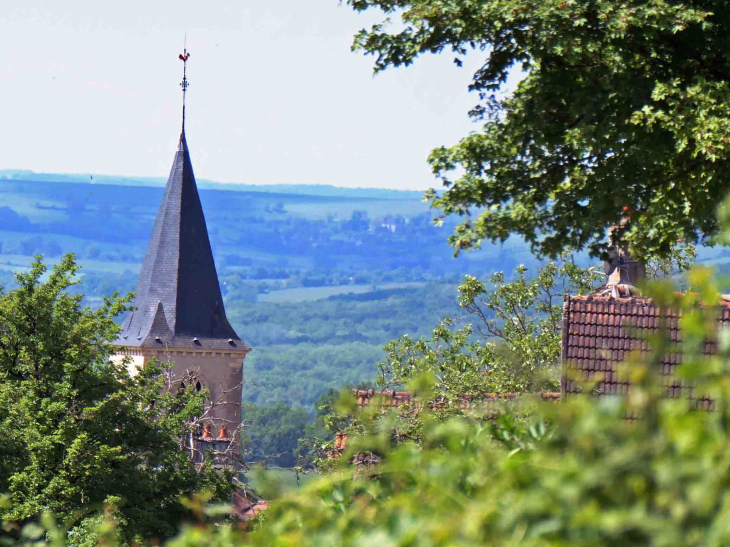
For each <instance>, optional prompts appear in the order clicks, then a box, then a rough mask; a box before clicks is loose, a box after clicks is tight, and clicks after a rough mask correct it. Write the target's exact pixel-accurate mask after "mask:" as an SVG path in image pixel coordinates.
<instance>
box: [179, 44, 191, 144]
mask: <svg viewBox="0 0 730 547" xmlns="http://www.w3.org/2000/svg"><path fill="white" fill-rule="evenodd" d="M178 57H179V58H180V60H181V61H182V62H183V79H182V82H180V87H182V92H183V112H182V130H183V133H184V132H185V93H186V92H187V90H188V86H189V85H190V84H189V83H188V78H187V69H188V58H189V57H190V54H189V53H188V37H187V35H186V36H185V45H184V46H183V52H182V53H181V54H180V55H178Z"/></svg>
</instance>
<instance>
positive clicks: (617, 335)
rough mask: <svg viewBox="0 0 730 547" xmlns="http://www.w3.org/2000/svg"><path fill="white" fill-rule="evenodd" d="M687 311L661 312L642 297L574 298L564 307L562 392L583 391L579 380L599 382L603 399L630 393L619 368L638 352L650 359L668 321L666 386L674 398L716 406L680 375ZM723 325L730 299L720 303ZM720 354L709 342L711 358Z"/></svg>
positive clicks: (729, 310) (728, 317)
mask: <svg viewBox="0 0 730 547" xmlns="http://www.w3.org/2000/svg"><path fill="white" fill-rule="evenodd" d="M681 315H682V312H681V310H680V311H677V310H671V309H660V308H658V307H657V306H655V305H654V303H653V302H652V300H651V299H648V298H641V297H628V298H616V297H613V296H610V295H606V296H602V295H591V296H570V295H566V297H565V300H564V303H563V327H562V343H563V347H562V358H563V377H562V380H561V388H562V391H563V393H564V394H565V395H569V394H571V393H578V392H579V391H580V388H579V386H578V385H577V383H576V382H575V381H574V380H573V378H577V379H579V380H582V381H591V380H594V379H599V378H601V377H602V379H601V380H600V382H599V383H598V384H597V389H598V395H614V394H619V395H620V394H624V393H627V392H628V390H629V383H628V381H626V380H625V379H620V378H619V376H618V372H617V371H618V364H619V363H620V362H621V361H624V360H625V359H627V358H628V357H629V354H631V353H632V352H634V351H638V352H639V353H640V355H643V356H645V357H648V356H649V351H650V348H649V343H648V342H647V340H646V338H647V337H648V336H650V335H652V334H657V333H658V331H659V330H658V329H659V327H660V325H661V322H662V321H665V325H666V326H667V327H668V329H669V336H670V338H671V341H672V349H673V350H674V351H671V352H670V353H668V354H667V355H666V356H665V357H664V359H663V361H662V371H661V373H662V385H663V386H664V387H665V388H666V394H667V395H668V396H669V397H681V396H686V397H688V398H689V399H690V401H691V402H692V404H693V406H699V407H704V408H708V407H711V406H713V405H712V403H711V402H710V401H709V400H708V399H707V398H706V397H702V396H701V395H698V394H696V393H695V392H694V391H695V390H694V388H693V387H692V386H691V385H688V384H687V383H686V382H685V381H683V380H680V379H679V378H677V377H676V376H675V372H676V369H677V365H679V364H681V363H682V332H681V331H680V329H679V321H680V317H681ZM718 322H719V323H721V324H723V325H729V324H730V301H729V300H727V299H723V300H722V301H721V303H720V305H719V316H718ZM716 350H717V346H716V344H715V343H714V342H706V343H705V345H704V348H703V353H704V354H705V355H712V354H714V353H715V351H716Z"/></svg>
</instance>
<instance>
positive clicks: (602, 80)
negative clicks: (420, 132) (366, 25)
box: [347, 0, 730, 256]
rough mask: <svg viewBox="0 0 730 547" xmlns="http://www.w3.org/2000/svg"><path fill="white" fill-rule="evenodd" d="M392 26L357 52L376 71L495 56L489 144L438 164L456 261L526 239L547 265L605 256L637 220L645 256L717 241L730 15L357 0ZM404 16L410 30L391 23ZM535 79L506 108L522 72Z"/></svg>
mask: <svg viewBox="0 0 730 547" xmlns="http://www.w3.org/2000/svg"><path fill="white" fill-rule="evenodd" d="M347 3H348V4H349V5H350V6H352V8H353V9H355V10H357V11H365V10H369V9H379V10H382V11H383V12H384V13H385V14H386V15H387V18H386V19H385V21H383V22H382V23H380V24H377V25H374V26H373V27H371V28H370V29H369V30H362V31H361V32H360V33H359V34H358V35H357V36H356V38H355V44H354V48H355V49H360V50H362V51H365V52H367V53H371V54H375V55H376V56H377V59H376V61H375V70H376V71H381V70H384V69H386V68H388V67H398V66H402V65H409V64H411V63H412V62H414V61H415V60H416V58H417V57H419V56H420V55H422V54H425V53H441V52H443V51H445V50H446V51H451V52H452V53H453V54H454V55H455V61H456V62H457V64H460V63H461V62H462V59H463V58H464V56H465V55H466V54H467V52H469V51H470V50H473V51H474V52H476V55H481V56H483V57H484V62H483V64H481V66H480V67H479V68H478V70H477V71H476V72H475V73H474V76H473V79H472V82H471V85H470V89H471V90H473V91H476V92H477V93H478V94H479V98H480V100H479V103H478V104H477V105H476V106H475V108H474V109H473V110H472V112H471V115H472V116H473V117H474V118H475V119H477V120H481V121H483V122H484V124H483V126H482V128H481V130H479V131H475V132H474V133H471V134H470V135H468V136H466V137H464V138H463V139H462V140H461V141H460V142H459V143H458V144H456V145H454V146H451V147H449V148H446V147H442V148H438V149H436V150H434V151H433V152H432V153H431V156H430V159H429V161H430V163H431V166H432V168H433V171H434V173H435V174H436V175H438V176H439V177H440V178H442V179H443V182H444V185H445V187H446V190H445V191H443V192H436V191H433V190H432V191H430V192H429V193H428V194H427V196H428V197H429V198H430V200H431V202H432V204H433V205H434V206H435V207H436V208H438V209H440V210H441V211H442V212H443V213H444V214H445V215H452V214H455V215H463V216H464V217H465V219H464V221H463V222H462V223H461V224H460V225H459V226H458V228H457V229H456V231H455V232H454V234H453V235H452V236H451V238H450V240H451V243H452V244H453V245H454V246H455V248H456V251H457V252H458V251H459V250H460V249H468V248H471V247H474V246H475V245H478V244H479V243H480V242H482V241H483V240H491V241H504V240H505V239H506V238H507V237H509V236H510V235H511V234H518V235H520V236H522V237H523V238H525V240H526V241H528V242H529V243H530V244H531V246H532V249H533V250H534V251H535V252H537V253H539V254H547V255H551V256H555V255H557V254H558V253H559V252H561V251H563V250H565V249H566V248H570V247H572V248H575V249H583V248H587V249H589V250H590V251H591V252H592V253H593V254H601V253H603V252H604V251H605V249H606V244H607V242H606V237H605V236H606V230H607V228H609V227H610V226H612V225H615V224H617V223H618V222H619V220H620V219H621V217H622V215H627V214H630V218H631V221H630V223H628V224H627V225H626V229H625V230H624V232H625V233H624V234H623V235H624V236H625V237H626V238H627V239H628V241H629V243H630V246H631V248H632V250H633V251H634V253H635V254H636V255H637V256H649V255H659V256H666V255H668V254H669V253H670V249H671V247H672V245H673V244H674V243H676V242H677V241H678V240H682V239H683V240H685V241H689V242H697V241H703V240H706V239H707V238H709V237H711V236H712V235H714V234H715V233H716V230H717V224H716V217H715V208H716V206H717V205H718V201H719V199H720V198H721V197H722V196H724V194H725V193H726V192H727V190H728V188H730V178H729V176H728V169H727V165H728V146H729V145H730V137H728V135H729V134H730V131H729V129H730V101H729V100H728V99H729V98H730V87H729V82H728V79H729V77H730V64H729V61H728V57H727V54H726V53H727V49H728V35H730V16H729V15H728V11H727V9H726V6H725V4H724V3H722V2H717V1H716V0H698V1H692V2H689V1H677V2H666V1H664V0H628V1H624V2H614V1H609V0H599V1H594V0H549V1H545V0H479V1H475V0H348V2H347ZM392 16H396V17H398V16H399V21H391V19H390V18H391V17H392ZM517 71H523V73H524V77H523V78H522V80H521V81H520V83H519V84H518V86H517V88H516V90H515V91H514V93H512V94H511V95H509V96H507V97H506V98H505V96H504V94H503V93H502V92H504V91H505V85H506V82H507V77H508V74H510V72H517Z"/></svg>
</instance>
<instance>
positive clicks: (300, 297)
mask: <svg viewBox="0 0 730 547" xmlns="http://www.w3.org/2000/svg"><path fill="white" fill-rule="evenodd" d="M425 286H426V284H425V283H415V282H414V283H384V284H382V285H375V286H374V285H336V286H334V287H298V288H296V289H282V290H280V291H271V292H270V293H268V294H260V295H259V296H258V299H257V302H269V303H281V302H308V301H312V300H321V299H323V298H328V297H330V296H336V295H340V294H365V293H369V292H372V291H375V290H383V289H408V288H416V287H425Z"/></svg>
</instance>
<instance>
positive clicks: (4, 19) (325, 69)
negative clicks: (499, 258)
mask: <svg viewBox="0 0 730 547" xmlns="http://www.w3.org/2000/svg"><path fill="white" fill-rule="evenodd" d="M374 21H375V17H374V15H358V14H356V13H355V12H353V11H352V10H351V9H350V8H348V7H346V6H340V5H339V4H338V1H337V0H237V1H210V0H209V1H206V2H202V1H197V2H194V1H188V0H175V1H168V0H154V1H152V0H144V1H140V0H125V1H123V2H104V1H99V0H73V1H70V2H59V1H58V0H41V1H39V0H35V1H33V2H28V0H2V3H0V120H1V121H0V169H32V170H34V171H38V172H62V173H98V174H108V175H138V176H167V173H168V171H169V168H170V164H171V162H172V155H173V152H174V149H175V145H176V143H177V138H178V136H179V125H180V102H181V97H180V95H181V93H180V88H179V86H178V83H179V81H180V79H181V72H182V66H181V65H182V63H181V61H179V60H178V59H177V55H178V53H179V52H180V51H181V50H182V45H183V34H184V33H185V32H186V31H187V35H188V50H189V51H190V52H191V58H190V61H189V63H188V77H189V80H190V82H191V86H190V90H189V93H188V123H187V136H188V143H189V144H190V147H191V152H192V156H193V164H194V166H195V171H196V175H197V176H198V177H199V178H208V179H213V180H218V181H221V182H245V183H260V184H267V183H325V184H334V185H337V186H365V187H383V188H397V189H422V188H426V187H429V186H432V185H434V184H437V181H435V180H434V178H433V177H432V175H431V173H430V170H429V167H428V165H427V164H426V158H427V156H428V153H429V151H430V150H431V149H432V148H434V147H436V146H439V145H442V144H452V143H454V142H456V141H457V140H458V138H459V137H460V136H463V135H464V134H466V133H467V132H468V131H471V130H474V129H476V127H475V126H474V124H473V123H472V122H471V121H470V120H469V119H468V116H467V111H468V110H469V108H470V107H471V106H473V105H474V104H475V103H476V101H477V97H476V96H475V95H473V94H469V93H468V92H467V85H468V83H469V80H470V75H471V71H470V70H469V69H468V68H463V69H459V68H456V67H455V66H454V65H453V63H452V57H451V55H442V56H440V57H431V58H424V59H423V61H422V62H421V63H416V65H414V66H412V67H409V68H406V69H399V70H395V71H386V72H385V73H383V74H380V75H378V76H376V77H373V75H372V62H373V59H372V58H371V57H364V56H362V55H361V54H356V53H352V52H350V45H351V42H352V36H353V34H354V33H355V32H356V31H357V30H358V29H360V28H362V27H364V26H368V25H369V24H370V23H372V22H374ZM474 61H475V62H476V61H477V59H476V58H475V59H474ZM472 66H474V63H472Z"/></svg>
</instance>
